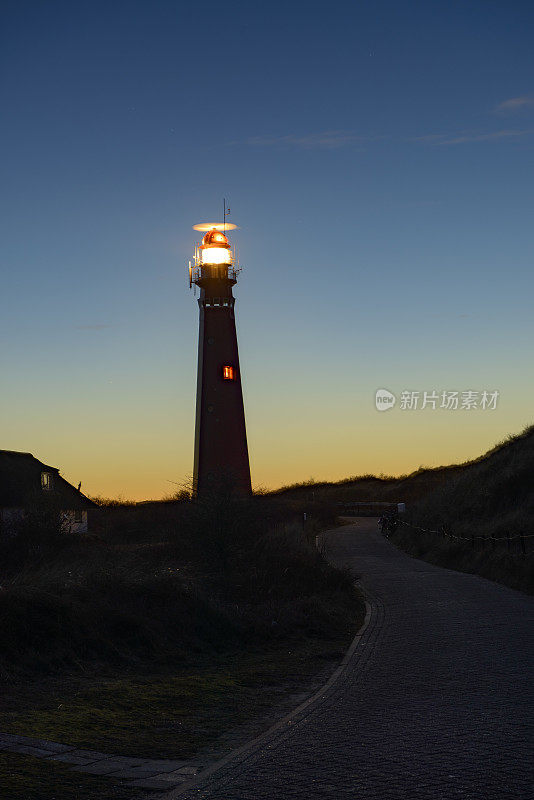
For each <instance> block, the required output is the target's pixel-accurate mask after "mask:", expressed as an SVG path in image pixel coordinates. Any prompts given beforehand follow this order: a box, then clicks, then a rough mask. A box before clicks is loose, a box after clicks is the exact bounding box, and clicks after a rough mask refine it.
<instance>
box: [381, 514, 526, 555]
mask: <svg viewBox="0 0 534 800" xmlns="http://www.w3.org/2000/svg"><path fill="white" fill-rule="evenodd" d="M395 522H396V523H397V524H399V525H405V526H406V527H408V528H412V529H413V530H416V531H421V532H422V533H432V534H435V535H436V536H441V537H443V538H444V539H450V540H453V539H456V540H457V541H461V542H470V544H471V547H472V548H473V549H476V547H477V545H476V542H477V541H481V542H482V549H484V548H485V547H487V545H488V544H489V543H491V547H492V549H493V550H494V549H495V547H496V544H495V543H496V542H506V547H507V550H508V552H511V550H512V547H513V545H512V542H514V541H518V544H519V546H520V552H521V555H522V556H530V555H532V554H534V549H532V550H528V551H527V547H526V541H525V540H526V539H533V538H534V533H518V534H515V535H514V536H510V535H507V536H486V535H484V534H472V535H471V536H457V535H456V534H454V533H452V532H451V531H449V530H447V528H446V527H445V526H444V525H443V526H442V528H441V529H440V530H434V529H433V528H422V527H420V526H419V525H413V524H412V523H411V522H406V521H405V520H403V519H396V520H395Z"/></svg>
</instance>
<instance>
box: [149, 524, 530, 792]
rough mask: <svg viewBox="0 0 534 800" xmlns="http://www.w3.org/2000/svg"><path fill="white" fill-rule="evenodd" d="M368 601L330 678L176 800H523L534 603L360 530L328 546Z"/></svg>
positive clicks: (331, 537) (341, 534)
mask: <svg viewBox="0 0 534 800" xmlns="http://www.w3.org/2000/svg"><path fill="white" fill-rule="evenodd" d="M327 541H328V548H329V556H330V557H331V559H332V560H333V561H335V562H336V563H338V564H349V565H350V566H351V567H352V568H353V570H354V572H355V574H357V575H360V576H361V579H362V582H363V586H364V588H365V590H366V592H367V593H368V595H369V598H370V600H371V605H372V613H371V617H370V620H369V624H368V626H367V628H366V630H365V632H364V634H363V636H362V638H361V640H360V643H359V645H358V647H356V649H355V651H354V653H353V655H352V657H351V659H350V661H349V663H348V666H347V668H346V669H345V670H344V672H343V673H342V675H341V677H340V678H339V679H338V680H337V681H336V682H335V683H334V684H333V685H332V686H331V688H330V689H328V690H326V691H325V692H323V693H322V695H321V696H319V697H318V698H317V699H316V700H315V701H313V702H312V703H311V704H310V705H309V706H308V707H307V708H305V709H304V710H303V711H301V712H300V713H298V714H296V715H294V716H293V717H292V718H291V719H290V720H288V721H286V723H285V724H284V725H283V726H281V727H278V728H277V729H274V730H272V731H271V732H270V733H268V734H267V735H266V736H264V737H262V738H261V739H260V740H258V741H257V742H256V743H254V744H252V745H251V746H250V747H249V748H248V749H245V750H244V751H241V752H239V751H238V753H237V754H235V755H234V756H231V757H230V758H228V759H226V760H225V761H222V762H219V764H218V765H216V766H215V768H212V771H209V770H208V772H207V773H204V774H201V775H200V776H199V777H198V778H197V779H196V781H194V782H193V783H192V784H191V783H190V782H188V783H187V784H185V785H184V786H183V787H182V788H179V789H177V790H174V791H172V792H170V793H168V794H166V795H165V797H166V798H167V799H168V800H170V799H171V798H179V800H193V798H196V799H197V800H199V798H210V799H211V800H215V798H216V799H217V800H275V799H276V798H297V799H298V800H308V799H309V798H354V799H355V800H357V798H362V800H390V799H391V800H401V799H402V800H420V799H421V800H422V799H423V798H425V800H455V799H456V798H462V800H493V799H494V798H495V800H496V798H499V800H507V799H508V798H510V799H511V798H513V800H532V798H534V791H533V785H534V781H533V777H534V776H533V772H532V761H533V759H532V755H533V752H532V743H533V737H532V711H533V703H532V700H533V692H532V684H533V681H532V678H533V661H534V643H533V630H534V599H533V598H530V597H528V596H526V595H523V594H520V593H518V592H514V591H513V590H511V589H507V588H505V587H503V586H499V585H497V584H494V583H490V582H489V581H486V580H484V579H482V578H477V577H475V576H471V575H465V574H462V573H459V572H453V571H449V570H445V569H441V568H439V567H434V566H432V565H430V564H426V563H424V562H422V561H417V560H415V559H411V558H410V557H408V556H407V555H405V554H404V553H402V552H400V551H399V550H397V549H396V548H395V547H394V546H393V545H392V544H390V542H388V541H386V540H384V539H383V538H382V537H381V536H379V535H378V533H377V532H376V521H375V520H359V521H358V523H357V524H356V525H351V526H347V527H344V528H341V529H338V530H337V531H333V532H330V533H329V534H328V535H327Z"/></svg>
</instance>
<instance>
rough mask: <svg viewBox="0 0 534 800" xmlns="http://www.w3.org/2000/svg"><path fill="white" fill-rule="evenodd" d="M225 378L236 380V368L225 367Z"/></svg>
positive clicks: (226, 379) (225, 379)
mask: <svg viewBox="0 0 534 800" xmlns="http://www.w3.org/2000/svg"><path fill="white" fill-rule="evenodd" d="M223 380H224V381H235V369H234V368H233V367H223Z"/></svg>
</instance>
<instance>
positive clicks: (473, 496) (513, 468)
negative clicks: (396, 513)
mask: <svg viewBox="0 0 534 800" xmlns="http://www.w3.org/2000/svg"><path fill="white" fill-rule="evenodd" d="M533 476H534V427H529V428H527V429H526V430H524V431H523V432H522V433H521V434H519V435H518V436H513V437H510V438H509V439H507V440H506V441H505V442H502V443H501V444H500V445H498V446H497V447H495V448H493V449H492V450H491V451H490V452H489V453H486V455H484V456H482V457H481V458H479V459H476V461H473V462H471V463H470V464H467V465H466V466H465V467H464V468H463V469H462V470H461V471H460V472H458V473H455V474H454V475H453V476H452V477H450V478H449V479H448V480H447V481H445V482H444V483H442V484H441V485H440V486H439V487H438V488H436V489H435V490H434V491H432V492H429V493H428V494H427V495H426V496H425V497H422V498H420V499H419V501H418V502H417V503H415V504H414V505H413V506H412V507H411V508H410V509H409V511H408V514H407V515H406V521H407V522H408V523H411V525H413V526H415V527H410V526H409V525H400V526H399V528H398V529H397V531H396V533H395V534H394V535H393V536H392V540H393V541H394V542H395V543H396V544H397V545H398V546H399V547H402V548H403V549H404V550H406V551H407V552H408V553H410V554H411V555H414V556H416V557H418V558H423V559H426V560H428V561H431V562H432V563H434V564H439V565H440V566H444V567H450V568H452V569H458V570H461V571H464V572H470V573H474V574H477V575H482V576H483V577H485V578H489V579H490V580H493V581H497V582H498V583H504V584H506V585H507V586H511V587H512V588H514V589H519V590H521V591H523V592H528V593H530V594H533V593H534V481H533ZM417 526H418V527H422V528H427V529H431V530H441V529H445V530H446V531H447V532H448V533H449V534H452V535H453V536H457V537H461V538H460V539H459V540H458V539H454V538H444V537H443V536H439V535H435V534H430V533H426V532H424V531H418V530H417ZM521 536H522V538H521ZM472 537H475V539H474V541H473V539H472Z"/></svg>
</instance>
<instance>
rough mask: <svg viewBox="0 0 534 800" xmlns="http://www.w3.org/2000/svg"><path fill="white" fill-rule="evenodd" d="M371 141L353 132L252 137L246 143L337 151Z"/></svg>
mask: <svg viewBox="0 0 534 800" xmlns="http://www.w3.org/2000/svg"><path fill="white" fill-rule="evenodd" d="M368 141H371V137H369V136H357V135H356V134H354V133H352V132H351V131H322V132H321V133H307V134H305V135H303V136H297V135H295V134H289V135H287V136H252V137H251V138H249V139H247V140H246V142H247V144H249V145H252V146H253V147H300V148H302V149H305V150H336V149H338V148H340V147H347V146H349V145H354V144H363V143H365V142H368Z"/></svg>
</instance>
